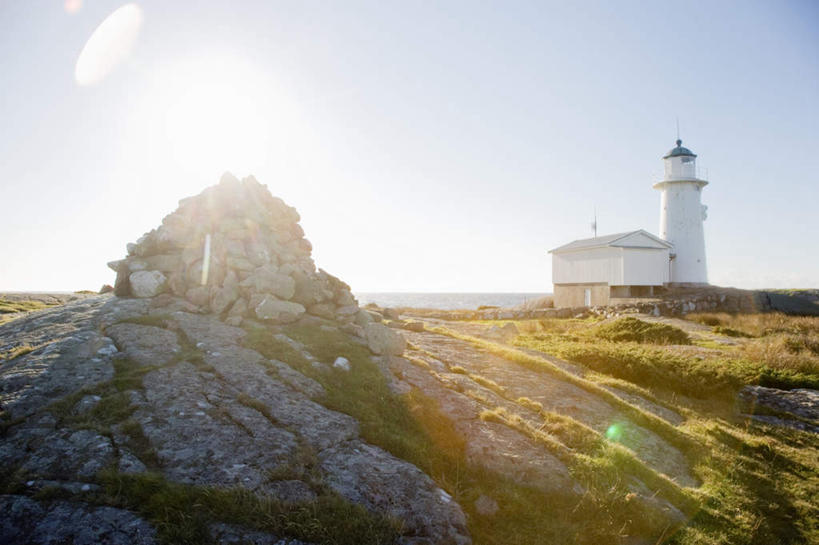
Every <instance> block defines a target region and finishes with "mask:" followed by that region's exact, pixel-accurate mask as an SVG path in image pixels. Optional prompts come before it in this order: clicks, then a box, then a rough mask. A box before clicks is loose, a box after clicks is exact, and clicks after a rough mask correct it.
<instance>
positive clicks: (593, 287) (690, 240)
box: [549, 140, 708, 307]
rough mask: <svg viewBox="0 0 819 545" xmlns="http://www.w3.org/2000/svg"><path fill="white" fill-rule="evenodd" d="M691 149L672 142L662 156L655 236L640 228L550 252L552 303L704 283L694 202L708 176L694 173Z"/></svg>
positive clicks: (698, 210)
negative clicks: (658, 220) (657, 233)
mask: <svg viewBox="0 0 819 545" xmlns="http://www.w3.org/2000/svg"><path fill="white" fill-rule="evenodd" d="M696 157H697V156H696V155H695V154H694V153H693V152H692V151H691V150H689V149H687V148H684V147H682V141H681V140H677V146H676V147H675V148H673V149H672V150H671V151H669V152H668V153H667V154H666V155H665V156H664V157H663V161H664V163H665V174H664V176H663V179H662V180H661V181H659V182H657V183H655V184H654V188H655V189H658V190H660V191H661V192H662V193H661V196H660V236H659V237H656V236H654V235H652V234H651V233H648V232H646V231H644V230H642V229H638V230H636V231H630V232H628V233H618V234H615V235H607V236H601V237H594V238H588V239H583V240H575V241H574V242H570V243H569V244H565V245H563V246H560V247H558V248H555V249H553V250H550V252H549V253H551V254H552V282H553V283H554V298H555V306H556V307H580V306H593V305H607V304H609V303H610V301H611V299H612V298H618V297H644V296H651V295H653V294H654V293H655V288H661V287H666V286H680V285H685V286H690V285H704V284H707V283H708V276H707V269H706V263H705V236H704V232H703V225H702V222H703V220H704V219H705V210H706V207H705V206H703V205H702V204H701V202H700V195H701V193H702V188H703V187H705V186H706V185H707V184H708V182H707V181H705V180H704V179H701V178H700V177H698V175H697V168H696Z"/></svg>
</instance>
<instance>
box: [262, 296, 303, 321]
mask: <svg viewBox="0 0 819 545" xmlns="http://www.w3.org/2000/svg"><path fill="white" fill-rule="evenodd" d="M254 311H255V313H256V316H257V317H258V318H259V319H261V320H269V321H271V322H274V323H279V324H286V323H290V322H295V321H296V320H298V319H299V318H301V316H302V315H303V314H304V312H305V308H304V307H303V306H301V305H300V304H298V303H293V302H291V301H282V300H281V299H276V298H275V297H273V296H269V297H265V298H264V299H262V301H261V302H260V303H259V304H258V305H256V307H255V309H254Z"/></svg>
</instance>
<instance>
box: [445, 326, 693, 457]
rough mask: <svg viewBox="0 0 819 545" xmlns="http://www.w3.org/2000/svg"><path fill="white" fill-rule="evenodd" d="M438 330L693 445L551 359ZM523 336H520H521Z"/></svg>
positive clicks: (676, 442) (663, 423)
mask: <svg viewBox="0 0 819 545" xmlns="http://www.w3.org/2000/svg"><path fill="white" fill-rule="evenodd" d="M432 331H433V332H435V333H439V334H443V335H448V336H450V337H453V338H456V339H460V340H463V341H467V342H469V343H471V344H473V345H475V346H477V347H479V348H481V349H483V350H486V351H487V352H489V353H492V354H495V355H496V356H500V357H502V358H505V359H507V360H509V361H512V362H515V363H519V364H521V365H524V366H526V367H529V368H532V369H535V370H539V371H544V372H547V373H550V374H552V375H554V376H556V377H558V378H560V379H562V380H565V381H566V382H569V383H570V384H574V385H575V386H578V387H580V388H582V389H584V390H586V391H587V392H589V393H592V394H595V395H597V396H598V397H600V398H602V399H604V400H605V401H607V402H609V403H610V404H611V405H612V406H614V407H616V408H618V409H620V410H622V411H623V412H624V413H625V414H626V415H628V416H629V417H630V418H632V419H633V420H634V422H635V423H636V424H638V425H641V426H645V427H647V428H649V429H651V430H653V431H654V432H655V433H657V434H658V435H660V436H661V437H664V438H665V439H666V440H667V441H669V442H670V443H671V444H673V445H677V446H680V447H683V448H684V449H686V450H687V449H689V448H692V447H693V444H692V442H691V439H690V438H689V437H687V436H686V435H685V434H683V433H682V432H680V431H679V430H678V429H677V428H675V427H674V426H672V425H671V424H669V423H668V422H666V421H665V420H663V419H662V418H660V417H658V416H655V415H654V414H651V413H649V412H646V411H643V410H642V409H640V408H639V407H636V406H634V405H631V404H630V403H628V402H626V401H624V400H623V399H621V398H620V397H618V396H617V395H615V394H613V393H611V392H609V391H608V390H606V389H605V388H603V387H602V386H600V385H599V384H596V383H594V382H592V381H590V380H586V379H585V378H582V377H578V376H575V375H573V374H571V373H569V372H567V371H564V370H563V369H561V368H560V367H558V366H557V365H555V364H554V363H552V362H551V361H549V360H547V359H545V358H542V357H539V356H533V355H531V354H528V353H526V352H523V351H521V350H516V349H514V348H509V347H506V346H503V345H500V344H498V343H494V342H491V341H486V340H484V339H479V338H477V337H472V336H470V335H463V334H459V333H455V332H453V331H451V330H448V329H446V328H442V327H439V328H435V329H433V330H432ZM519 338H520V337H519Z"/></svg>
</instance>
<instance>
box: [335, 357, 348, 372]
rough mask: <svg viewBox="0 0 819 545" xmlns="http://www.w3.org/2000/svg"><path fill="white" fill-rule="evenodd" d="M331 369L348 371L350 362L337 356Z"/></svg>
mask: <svg viewBox="0 0 819 545" xmlns="http://www.w3.org/2000/svg"><path fill="white" fill-rule="evenodd" d="M333 367H335V368H336V369H341V370H342V371H349V370H350V360H348V359H347V358H344V357H342V356H339V357H337V358H336V361H334V362H333Z"/></svg>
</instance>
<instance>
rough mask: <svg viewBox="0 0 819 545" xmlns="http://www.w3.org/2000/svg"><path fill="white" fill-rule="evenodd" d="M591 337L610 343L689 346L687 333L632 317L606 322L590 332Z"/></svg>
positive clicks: (670, 326)
mask: <svg viewBox="0 0 819 545" xmlns="http://www.w3.org/2000/svg"><path fill="white" fill-rule="evenodd" d="M590 333H591V335H593V336H595V337H597V338H599V339H604V340H607V341H612V342H635V343H651V344H691V338H690V337H689V336H688V333H686V332H685V331H683V330H682V329H680V328H679V327H675V326H673V325H669V324H663V323H659V322H646V321H643V320H640V319H637V318H634V317H628V318H620V319H619V320H614V321H613V322H606V323H603V324H600V325H598V326H597V327H595V328H593V329H592V330H591V332H590Z"/></svg>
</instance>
